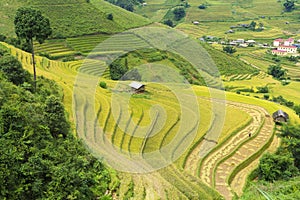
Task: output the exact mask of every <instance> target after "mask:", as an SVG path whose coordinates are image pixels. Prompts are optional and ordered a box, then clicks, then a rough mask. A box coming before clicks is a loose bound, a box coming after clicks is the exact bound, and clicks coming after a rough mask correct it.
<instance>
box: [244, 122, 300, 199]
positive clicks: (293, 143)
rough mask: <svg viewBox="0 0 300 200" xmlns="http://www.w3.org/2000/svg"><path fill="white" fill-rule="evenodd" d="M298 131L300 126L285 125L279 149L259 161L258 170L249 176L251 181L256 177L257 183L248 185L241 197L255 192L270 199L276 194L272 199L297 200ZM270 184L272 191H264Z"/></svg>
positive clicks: (281, 132) (298, 166) (282, 129)
mask: <svg viewBox="0 0 300 200" xmlns="http://www.w3.org/2000/svg"><path fill="white" fill-rule="evenodd" d="M299 131H300V125H297V124H296V125H291V124H287V125H284V126H283V127H282V128H281V130H280V134H279V137H281V138H282V145H281V147H280V148H279V149H278V150H277V151H276V152H275V153H274V154H271V153H267V154H265V155H264V156H263V157H262V158H261V159H260V163H259V166H258V168H257V169H256V170H254V171H253V172H252V174H251V175H250V178H251V179H253V178H256V177H258V179H259V181H258V182H257V183H252V184H251V185H249V184H248V188H247V189H246V191H245V194H244V195H243V196H244V197H245V198H246V196H248V195H249V194H251V193H256V192H257V191H256V190H258V191H259V192H260V193H261V194H259V196H262V195H263V196H265V195H267V196H269V197H270V198H271V197H273V196H274V195H276V194H277V195H276V197H275V196H274V199H295V198H296V199H297V197H299V195H300V191H299V187H297V186H296V185H299V183H298V184H297V181H296V182H295V180H297V179H298V182H299V177H297V176H298V175H299V169H300V152H299V145H300V140H299ZM295 177H296V178H295ZM283 180H284V182H283ZM271 183H273V185H274V186H272V187H271V188H273V189H272V190H271V191H268V192H267V191H266V190H270V188H267V187H265V185H266V184H269V185H270V184H271ZM278 183H281V187H278V186H277V184H278ZM255 185H257V186H255ZM252 186H255V188H253V187H252ZM259 188H260V189H259ZM274 188H275V189H274ZM292 188H293V189H292ZM287 190H288V191H289V192H287ZM241 199H244V198H241Z"/></svg>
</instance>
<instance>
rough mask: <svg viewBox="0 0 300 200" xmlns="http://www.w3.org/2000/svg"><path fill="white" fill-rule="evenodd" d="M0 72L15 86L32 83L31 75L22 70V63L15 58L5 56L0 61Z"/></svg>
mask: <svg viewBox="0 0 300 200" xmlns="http://www.w3.org/2000/svg"><path fill="white" fill-rule="evenodd" d="M0 71H2V72H3V73H4V75H5V76H6V77H7V79H8V80H9V81H11V82H13V83H14V84H15V85H21V84H23V83H24V82H30V74H29V72H27V71H26V70H24V69H23V68H22V65H21V63H20V62H19V61H18V60H17V59H16V58H15V57H13V56H10V55H4V56H3V57H2V58H1V59H0Z"/></svg>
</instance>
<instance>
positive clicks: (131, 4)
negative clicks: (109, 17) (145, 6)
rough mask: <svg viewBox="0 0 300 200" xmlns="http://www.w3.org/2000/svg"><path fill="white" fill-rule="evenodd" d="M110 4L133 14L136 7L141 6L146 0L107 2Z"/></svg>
mask: <svg viewBox="0 0 300 200" xmlns="http://www.w3.org/2000/svg"><path fill="white" fill-rule="evenodd" d="M105 1H108V2H109V3H112V4H115V5H116V6H119V7H121V8H124V9H126V10H128V11H130V12H133V10H134V6H135V5H140V4H141V3H143V2H144V0H105Z"/></svg>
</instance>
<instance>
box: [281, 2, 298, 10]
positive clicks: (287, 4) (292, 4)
mask: <svg viewBox="0 0 300 200" xmlns="http://www.w3.org/2000/svg"><path fill="white" fill-rule="evenodd" d="M295 2H296V1H295V0H286V1H285V2H284V3H283V6H284V8H285V11H286V12H291V11H293V10H294V9H295V7H296V6H295Z"/></svg>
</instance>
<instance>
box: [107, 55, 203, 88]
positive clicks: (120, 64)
mask: <svg viewBox="0 0 300 200" xmlns="http://www.w3.org/2000/svg"><path fill="white" fill-rule="evenodd" d="M150 63H152V64H153V66H155V65H162V66H161V67H162V68H163V67H164V68H165V71H168V69H167V68H168V67H170V68H172V69H174V70H177V71H178V72H179V73H180V74H181V75H182V76H184V78H185V79H186V80H188V81H189V82H190V83H192V84H197V85H203V84H204V80H203V78H202V77H201V76H200V75H199V72H198V71H197V70H196V69H195V68H194V67H193V66H192V65H191V64H190V63H189V62H187V61H186V60H185V59H183V58H182V57H180V56H178V55H176V54H174V53H171V52H168V51H160V50H157V49H140V50H136V51H132V52H130V53H127V54H125V55H123V56H122V57H120V58H118V59H117V60H115V61H114V62H113V63H111V64H110V74H111V77H112V79H113V80H119V79H120V78H121V77H122V76H123V75H125V73H126V72H127V71H128V70H133V69H134V68H135V67H137V69H134V71H130V72H129V74H127V75H126V77H124V78H125V80H130V79H135V80H139V79H141V80H148V81H149V80H152V81H163V80H169V81H170V80H173V79H172V77H168V78H166V77H167V76H165V77H162V75H163V74H164V73H163V70H164V69H161V70H160V71H162V73H157V74H149V72H147V71H146V70H145V69H147V68H149V67H151V65H150V66H148V65H147V64H150ZM163 65H165V66H163ZM139 66H141V67H139ZM155 70H158V69H156V68H155ZM165 75H166V74H165ZM171 75H172V73H170V75H169V76H171ZM140 76H142V77H140ZM130 77H131V78H130ZM173 81H174V82H178V81H180V80H173Z"/></svg>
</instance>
